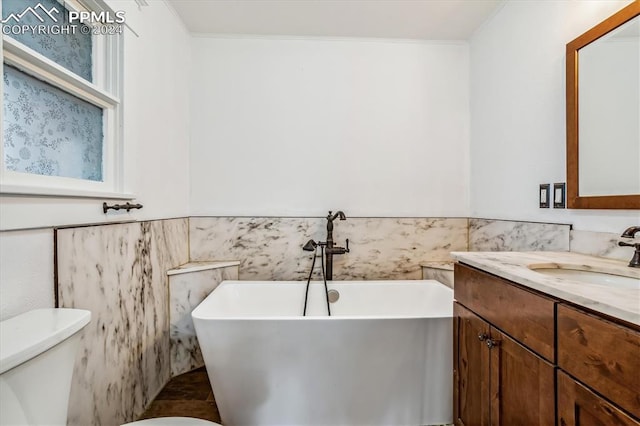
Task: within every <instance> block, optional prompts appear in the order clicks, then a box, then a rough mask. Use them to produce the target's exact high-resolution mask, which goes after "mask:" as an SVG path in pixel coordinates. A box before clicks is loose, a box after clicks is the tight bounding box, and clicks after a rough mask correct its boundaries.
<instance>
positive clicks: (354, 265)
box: [189, 212, 467, 280]
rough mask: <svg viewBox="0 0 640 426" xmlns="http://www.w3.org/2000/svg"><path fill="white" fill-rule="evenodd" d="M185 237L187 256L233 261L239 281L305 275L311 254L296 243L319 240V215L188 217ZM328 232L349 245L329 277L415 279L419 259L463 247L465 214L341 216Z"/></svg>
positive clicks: (322, 224) (322, 233) (444, 256)
mask: <svg viewBox="0 0 640 426" xmlns="http://www.w3.org/2000/svg"><path fill="white" fill-rule="evenodd" d="M347 214H348V212H347ZM189 234H190V253H191V260H192V261H206V260H212V259H215V260H230V259H238V260H240V262H241V264H240V279H241V280H305V279H306V278H307V276H308V274H309V269H310V267H311V263H312V260H313V254H312V253H309V252H305V251H302V246H303V245H304V244H305V242H307V241H308V240H309V239H314V240H316V241H324V240H325V239H326V219H324V218H246V217H194V218H191V219H190V226H189ZM333 236H334V241H335V242H336V244H337V245H339V246H344V244H345V239H346V238H349V241H350V249H351V252H350V253H348V254H345V255H340V256H335V257H334V268H333V271H334V277H333V278H334V279H335V280H362V279H364V280H372V279H378V280H380V279H383V280H384V279H420V278H421V276H422V271H421V268H420V263H421V262H424V261H429V260H431V261H433V260H448V259H449V252H451V251H455V250H466V249H467V219H466V218H462V219H460V218H452V219H447V218H349V217H348V218H347V220H346V221H336V222H335V227H334V231H333ZM318 253H319V250H318ZM314 278H315V279H320V278H321V275H320V262H319V259H318V260H317V262H316V269H315V274H314Z"/></svg>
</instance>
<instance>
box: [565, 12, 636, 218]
mask: <svg viewBox="0 0 640 426" xmlns="http://www.w3.org/2000/svg"><path fill="white" fill-rule="evenodd" d="M638 15H640V0H635V1H634V2H632V3H631V4H629V5H628V6H626V7H625V8H623V9H621V10H620V11H619V12H617V13H616V14H614V15H613V16H611V17H609V18H607V19H605V20H604V21H603V22H601V23H599V24H598V25H596V26H595V27H593V28H591V29H590V30H589V31H587V32H586V33H584V34H582V35H581V36H579V37H578V38H576V39H575V40H573V41H571V42H570V43H568V44H567V63H566V66H567V92H566V96H567V105H566V107H567V207H568V208H570V209H640V17H639V16H638Z"/></svg>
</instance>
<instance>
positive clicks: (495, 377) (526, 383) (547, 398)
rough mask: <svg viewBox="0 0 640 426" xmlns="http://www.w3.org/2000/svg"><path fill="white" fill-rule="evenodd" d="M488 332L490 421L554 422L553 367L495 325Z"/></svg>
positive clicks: (493, 423) (538, 423)
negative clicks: (489, 336)
mask: <svg viewBox="0 0 640 426" xmlns="http://www.w3.org/2000/svg"><path fill="white" fill-rule="evenodd" d="M490 334H491V340H490V345H489V346H492V345H493V347H491V348H490V349H489V351H488V352H489V353H490V369H491V380H490V398H491V424H492V425H495V426H497V425H504V426H512V425H545V426H546V425H553V424H555V396H554V394H555V384H554V367H553V366H552V365H551V364H549V363H548V362H547V361H545V360H544V359H542V358H540V357H539V356H537V355H535V354H534V353H533V352H531V351H529V350H528V349H526V348H525V347H523V346H522V345H520V344H518V343H517V342H516V341H515V340H512V339H511V338H509V337H508V336H506V335H505V334H503V333H500V331H498V330H496V329H495V328H493V327H492V328H491V332H490ZM485 349H487V348H485Z"/></svg>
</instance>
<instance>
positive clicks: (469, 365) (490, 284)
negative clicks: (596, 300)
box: [453, 263, 640, 426]
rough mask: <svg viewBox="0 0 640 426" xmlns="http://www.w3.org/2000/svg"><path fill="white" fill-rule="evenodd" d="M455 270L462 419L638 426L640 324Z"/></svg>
mask: <svg viewBox="0 0 640 426" xmlns="http://www.w3.org/2000/svg"><path fill="white" fill-rule="evenodd" d="M454 271H455V287H454V298H455V303H454V362H453V366H454V372H453V374H454V419H455V420H454V421H455V424H456V425H466V426H471V425H480V426H485V425H527V426H529V425H541V426H547V425H549V426H551V425H554V424H557V425H558V426H573V425H579V426H595V425H602V426H609V425H612V426H613V425H620V426H631V425H633V426H640V422H639V421H638V420H639V419H638V418H637V416H640V330H638V329H636V328H634V329H631V328H629V327H627V326H625V325H620V324H617V323H613V322H611V321H608V320H606V319H604V318H602V317H600V316H598V315H594V314H589V313H586V312H584V311H582V310H580V309H577V308H574V307H571V306H568V305H566V304H565V303H563V302H562V301H560V300H556V299H553V298H550V297H548V296H547V295H544V294H541V293H538V292H534V291H530V290H528V289H526V288H524V287H522V286H520V285H518V284H515V283H512V282H510V281H508V280H504V279H502V278H499V277H496V276H494V275H491V274H488V273H486V272H483V271H481V270H478V269H475V268H471V267H468V266H466V265H462V264H459V263H456V265H455V269H454ZM556 323H557V324H556ZM556 340H557V345H556ZM556 351H557V356H556ZM563 370H564V371H563Z"/></svg>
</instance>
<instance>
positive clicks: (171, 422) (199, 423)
mask: <svg viewBox="0 0 640 426" xmlns="http://www.w3.org/2000/svg"><path fill="white" fill-rule="evenodd" d="M122 426H222V425H221V424H219V423H214V422H210V421H208V420H202V419H194V418H193V417H158V418H157V419H147V420H139V421H137V422H132V423H126V424H124V425H122Z"/></svg>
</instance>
